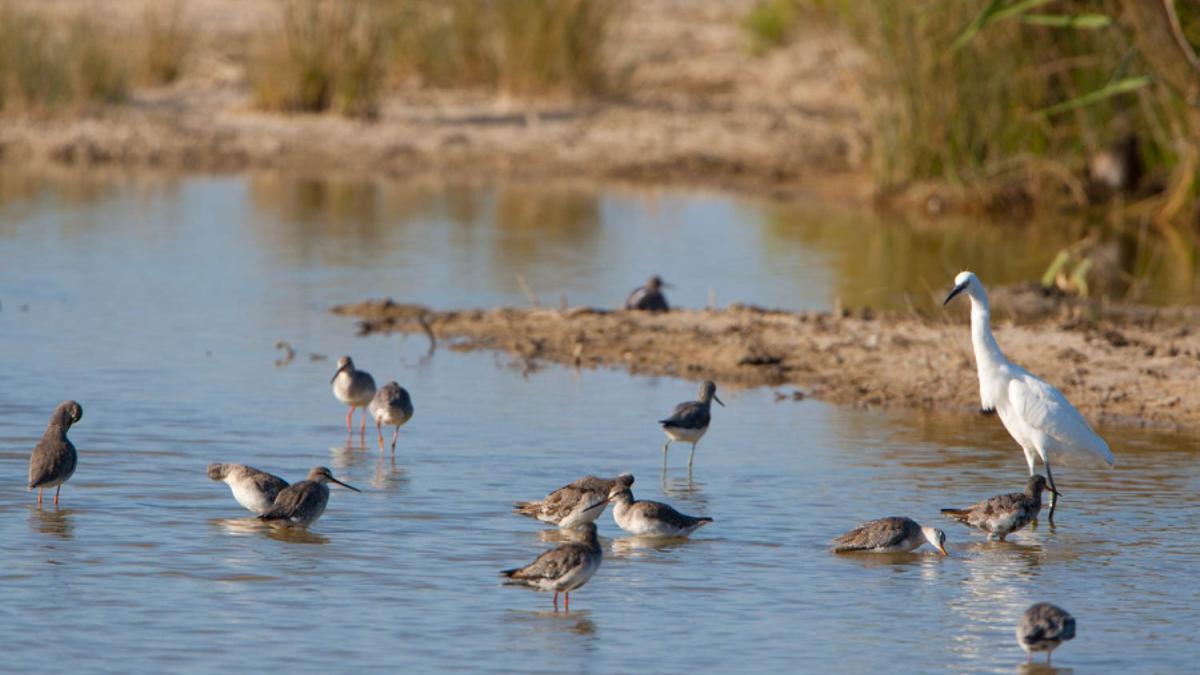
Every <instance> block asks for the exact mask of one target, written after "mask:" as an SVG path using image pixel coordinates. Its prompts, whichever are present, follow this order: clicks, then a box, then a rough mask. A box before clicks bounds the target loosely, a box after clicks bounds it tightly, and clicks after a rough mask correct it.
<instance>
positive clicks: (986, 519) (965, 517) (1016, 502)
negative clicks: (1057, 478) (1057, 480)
mask: <svg viewBox="0 0 1200 675" xmlns="http://www.w3.org/2000/svg"><path fill="white" fill-rule="evenodd" d="M1045 489H1046V478H1045V476H1042V475H1041V474H1037V475H1033V476H1030V477H1029V481H1028V482H1027V483H1026V484H1025V491H1024V492H1012V493H1009V494H1006V495H998V496H996V497H992V498H991V499H985V500H983V501H981V502H978V503H976V504H972V505H971V506H968V507H967V508H965V509H942V513H944V514H945V515H946V516H948V517H950V518H953V519H954V520H957V521H958V522H960V523H963V524H964V525H968V526H970V527H974V528H976V529H980V530H983V531H984V532H987V533H988V539H999V540H1000V541H1004V538H1005V537H1007V536H1008V535H1010V534H1012V533H1013V532H1016V531H1017V530H1020V529H1021V528H1023V527H1025V526H1026V525H1028V524H1030V523H1032V522H1033V521H1035V520H1037V517H1038V513H1040V512H1041V510H1042V491H1043V490H1045Z"/></svg>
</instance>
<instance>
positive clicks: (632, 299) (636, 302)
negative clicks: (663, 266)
mask: <svg viewBox="0 0 1200 675" xmlns="http://www.w3.org/2000/svg"><path fill="white" fill-rule="evenodd" d="M668 286H670V284H668V283H666V282H664V281H663V280H662V277H660V276H658V275H657V274H655V275H654V276H652V277H650V279H649V280H648V281H646V285H645V286H638V287H637V288H635V289H633V292H632V293H630V294H629V297H628V298H626V299H625V309H636V310H641V311H644V312H666V311H669V310H670V309H671V307H670V306H669V305H667V296H665V295H663V292H662V289H663V288H665V287H668Z"/></svg>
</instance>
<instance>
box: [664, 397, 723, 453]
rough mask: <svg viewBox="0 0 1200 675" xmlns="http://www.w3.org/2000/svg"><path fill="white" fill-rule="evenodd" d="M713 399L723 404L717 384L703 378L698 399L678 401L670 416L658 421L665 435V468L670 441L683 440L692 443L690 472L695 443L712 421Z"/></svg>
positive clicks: (702, 436)
mask: <svg viewBox="0 0 1200 675" xmlns="http://www.w3.org/2000/svg"><path fill="white" fill-rule="evenodd" d="M713 401H716V402H717V403H720V404H721V406H722V407H724V406H725V403H724V402H723V401H722V400H721V399H720V398H718V397H717V385H716V384H714V383H713V382H712V380H705V381H704V383H703V384H701V385H700V400H698V401H687V402H685V403H680V404H679V405H677V406H675V409H674V410H672V411H671V415H670V417H668V418H666V419H663V420H659V421H658V423H659V424H661V425H662V429H663V433H665V434H666V435H667V442H666V443H664V444H663V468H664V469H666V468H667V449H668V448H670V447H671V441H683V442H685V443H691V444H692V452H691V454H689V455H688V473H691V471H692V460H694V459H695V458H696V444H697V443H699V442H700V439H701V438H704V434H705V432H707V431H708V424H709V422H711V421H712V412H711V409H712V402H713Z"/></svg>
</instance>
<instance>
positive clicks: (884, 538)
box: [833, 516, 950, 555]
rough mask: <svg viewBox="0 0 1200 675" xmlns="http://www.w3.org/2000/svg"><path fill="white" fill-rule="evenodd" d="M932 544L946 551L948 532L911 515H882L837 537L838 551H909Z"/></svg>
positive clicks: (939, 550) (944, 553)
mask: <svg viewBox="0 0 1200 675" xmlns="http://www.w3.org/2000/svg"><path fill="white" fill-rule="evenodd" d="M926 543H927V544H929V545H930V546H932V547H934V548H936V549H937V550H938V553H941V554H942V555H950V554H949V553H948V552H947V551H946V533H945V532H942V531H941V530H939V529H937V528H934V527H922V526H921V525H920V524H918V523H917V521H915V520H913V519H911V518H900V517H895V516H893V517H891V518H880V519H878V520H872V521H868V522H865V523H863V524H862V525H859V526H858V527H856V528H854V529H853V530H850V531H849V532H847V533H846V534H843V535H842V536H840V537H838V538H837V539H834V540H833V552H834V553H855V552H869V553H907V552H909V551H912V550H914V549H916V548H919V547H920V546H921V544H926Z"/></svg>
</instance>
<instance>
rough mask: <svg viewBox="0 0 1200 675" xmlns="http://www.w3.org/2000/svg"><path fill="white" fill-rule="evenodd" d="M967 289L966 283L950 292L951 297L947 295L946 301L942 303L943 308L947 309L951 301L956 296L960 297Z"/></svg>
mask: <svg viewBox="0 0 1200 675" xmlns="http://www.w3.org/2000/svg"><path fill="white" fill-rule="evenodd" d="M966 288H967V284H966V282H964V283H961V284H959V285H957V286H955V287H954V290H952V291H950V295H947V296H946V299H945V300H944V301H943V302H942V306H943V307H945V306H946V305H947V304H948V303H949V302H950V301H951V300H953V299H954V296H956V295H958V294H959V293H962V292H963V291H964V290H966Z"/></svg>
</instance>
